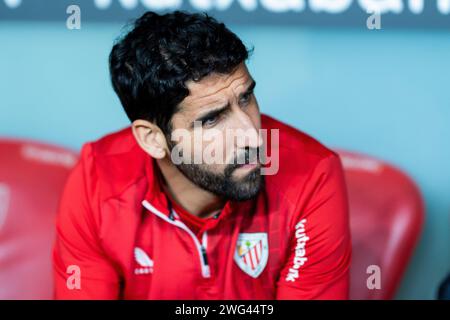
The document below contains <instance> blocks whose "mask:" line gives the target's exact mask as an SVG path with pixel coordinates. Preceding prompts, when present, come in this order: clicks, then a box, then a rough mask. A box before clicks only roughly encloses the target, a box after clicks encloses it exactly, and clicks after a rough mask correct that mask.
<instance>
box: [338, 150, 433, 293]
mask: <svg viewBox="0 0 450 320" xmlns="http://www.w3.org/2000/svg"><path fill="white" fill-rule="evenodd" d="M338 153H339V154H340V156H341V160H342V163H343V166H344V170H345V176H346V181H347V187H348V196H349V202H350V228H351V234H352V245H353V255H352V265H351V281H350V298H351V299H358V300H359V299H392V298H393V297H394V295H395V291H396V289H397V288H398V286H399V284H400V282H401V280H402V275H403V274H404V272H405V269H406V267H407V265H408V262H409V259H410V257H411V255H412V253H413V251H414V248H415V246H416V244H417V241H418V238H419V236H420V232H421V230H422V225H423V221H424V205H423V200H422V197H421V194H420V192H419V190H418V188H417V186H416V185H415V184H414V182H413V181H412V180H411V179H410V178H409V177H408V176H407V175H406V174H404V173H403V172H402V171H400V170H399V169H397V168H394V167H393V166H391V165H389V164H387V163H385V162H382V161H380V160H377V159H375V158H372V157H368V156H364V155H360V154H356V153H350V152H346V151H338ZM378 268H379V271H380V273H379V275H380V277H379V279H380V280H381V282H380V286H379V287H378V286H377V283H376V280H377V279H375V278H374V276H377V275H376V274H375V273H377V272H378ZM369 277H370V279H369ZM368 279H369V285H368V283H367V282H368Z"/></svg>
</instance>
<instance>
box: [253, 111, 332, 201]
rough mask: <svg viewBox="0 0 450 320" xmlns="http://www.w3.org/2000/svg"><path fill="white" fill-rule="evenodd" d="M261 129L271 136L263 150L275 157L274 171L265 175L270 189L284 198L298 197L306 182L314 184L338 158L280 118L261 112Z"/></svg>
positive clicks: (325, 147)
mask: <svg viewBox="0 0 450 320" xmlns="http://www.w3.org/2000/svg"><path fill="white" fill-rule="evenodd" d="M262 128H263V129H266V130H267V131H268V132H267V134H268V135H270V137H271V138H270V144H268V148H269V150H268V151H266V153H267V154H268V156H269V157H270V158H271V160H272V161H277V160H278V170H277V171H276V173H275V174H269V175H267V176H266V177H265V178H266V187H267V188H268V189H269V190H270V192H277V193H282V194H283V195H284V196H283V197H285V198H287V199H293V198H298V197H299V195H300V193H301V192H302V190H306V189H308V186H306V184H314V183H316V181H317V179H319V178H320V176H322V175H323V174H328V173H329V172H328V171H329V170H331V167H333V164H335V163H336V162H339V161H340V159H339V156H338V155H337V153H336V152H334V151H333V150H331V149H330V148H328V147H327V146H325V145H324V144H322V143H321V142H320V141H318V140H317V139H315V138H313V137H312V136H310V135H308V134H306V133H304V132H302V131H301V130H298V129H296V128H294V127H292V126H290V125H287V124H285V123H283V122H281V121H279V120H276V119H274V118H271V117H269V116H266V115H264V116H263V117H262ZM272 130H276V131H274V132H271V131H272ZM277 136H278V137H277ZM270 165H273V164H272V162H271V163H270Z"/></svg>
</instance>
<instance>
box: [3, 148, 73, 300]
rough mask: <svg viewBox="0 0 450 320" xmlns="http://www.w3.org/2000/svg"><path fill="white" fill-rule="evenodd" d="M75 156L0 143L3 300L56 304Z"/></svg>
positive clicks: (62, 152)
mask: <svg viewBox="0 0 450 320" xmlns="http://www.w3.org/2000/svg"><path fill="white" fill-rule="evenodd" d="M76 160H77V155H76V153H75V152H72V151H69V150H66V149H63V148H60V147H56V146H51V145H47V144H43V143H38V142H31V141H23V140H13V139H0V299H52V298H53V275H52V265H51V248H52V245H53V240H54V235H55V232H54V221H55V214H56V211H57V205H58V201H59V196H60V193H61V191H62V188H63V185H64V182H65V180H66V178H67V175H68V173H69V171H70V169H71V168H72V167H73V166H74V164H75V162H76Z"/></svg>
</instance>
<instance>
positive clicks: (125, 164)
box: [80, 127, 149, 196]
mask: <svg viewBox="0 0 450 320" xmlns="http://www.w3.org/2000/svg"><path fill="white" fill-rule="evenodd" d="M80 161H81V162H82V163H84V165H85V166H88V168H87V169H88V170H90V177H89V178H90V179H91V181H92V182H93V183H97V184H101V185H102V189H103V190H104V191H105V193H106V195H108V196H112V195H115V194H118V193H121V192H122V191H123V190H124V189H125V188H127V187H128V186H130V185H132V184H134V183H136V181H137V180H139V179H141V178H142V177H144V176H145V164H146V161H149V155H147V154H146V153H145V152H144V151H143V150H142V149H141V148H140V147H139V145H138V144H137V142H136V140H135V138H134V136H133V133H132V131H131V127H126V128H123V129H121V130H118V131H115V132H112V133H109V134H107V135H105V136H103V137H101V138H99V139H97V140H95V141H91V142H88V143H86V144H84V145H83V148H82V151H81V159H80Z"/></svg>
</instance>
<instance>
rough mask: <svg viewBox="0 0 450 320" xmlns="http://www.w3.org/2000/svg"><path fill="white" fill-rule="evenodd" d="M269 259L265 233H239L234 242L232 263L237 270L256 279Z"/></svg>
mask: <svg viewBox="0 0 450 320" xmlns="http://www.w3.org/2000/svg"><path fill="white" fill-rule="evenodd" d="M268 258H269V244H268V242H267V233H265V232H259V233H240V234H239V236H238V240H237V242H236V250H235V252H234V261H235V262H236V263H237V265H238V266H239V268H241V269H242V271H244V272H245V273H246V274H248V275H249V276H251V277H253V278H257V277H258V276H259V275H260V274H261V272H263V270H264V268H265V267H266V264H267V260H268Z"/></svg>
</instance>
